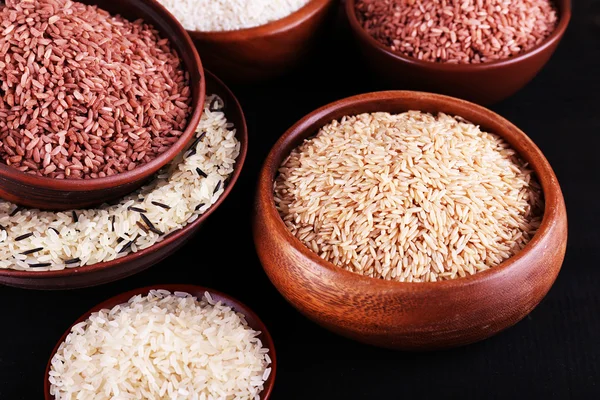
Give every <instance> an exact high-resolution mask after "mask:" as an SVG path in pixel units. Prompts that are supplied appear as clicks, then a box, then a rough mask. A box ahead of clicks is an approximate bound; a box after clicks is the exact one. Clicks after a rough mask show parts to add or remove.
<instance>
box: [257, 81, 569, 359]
mask: <svg viewBox="0 0 600 400" xmlns="http://www.w3.org/2000/svg"><path fill="white" fill-rule="evenodd" d="M253 229H254V240H255V244H256V248H257V252H258V255H259V258H260V260H261V262H262V264H263V267H264V269H265V271H266V272H267V275H268V276H269V278H270V279H271V281H272V282H273V284H274V285H275V286H276V287H277V289H278V290H279V291H280V293H281V294H282V295H283V296H284V297H285V298H286V299H287V300H288V301H289V302H290V303H292V305H294V306H295V307H296V308H297V309H298V310H299V311H301V312H302V313H303V314H305V315H307V316H308V317H309V318H311V319H313V320H314V321H316V322H317V323H319V324H321V325H323V326H324V327H326V328H329V329H331V330H333V331H335V332H338V333H341V334H343V335H345V336H348V337H350V338H353V339H356V340H359V341H363V342H366V343H369V344H374V345H378V346H383V347H390V348H398V349H433V348H444V347H452V346H458V345H463V344H468V343H472V342H475V341H478V340H482V339H485V338H487V337H490V336H492V335H494V334H496V333H498V332H499V331H501V330H503V329H505V328H507V327H509V326H511V325H513V324H515V323H517V322H518V321H519V320H521V319H522V318H523V317H525V316H526V315H527V314H528V313H529V312H530V311H531V310H532V309H533V308H534V307H535V306H537V304H538V303H539V302H540V301H541V300H542V298H543V297H544V296H545V295H546V293H547V292H548V291H549V290H550V287H551V286H552V284H553V283H554V280H555V279H556V277H557V275H558V272H559V270H560V268H561V265H562V261H563V258H564V254H565V249H566V241H567V217H566V210H565V205H564V199H563V196H562V192H561V189H560V186H559V184H558V181H557V179H556V176H555V174H554V172H553V170H552V168H551V166H550V164H549V163H548V161H547V160H546V158H545V157H544V155H543V154H542V152H541V151H540V149H538V148H537V147H536V145H535V144H534V143H533V141H532V140H531V139H530V138H529V137H528V136H527V135H526V134H525V133H523V132H522V131H521V130H519V129H518V128H517V127H516V126H515V125H513V124H511V123H510V122H509V121H507V120H506V119H504V118H502V117H501V116H499V115H497V114H495V113H494V112H492V111H490V110H488V109H486V108H483V107H481V106H478V105H475V104H473V103H469V102H466V101H463V100H459V99H456V98H452V97H447V96H441V95H435V94H429V93H420V92H408V91H392V92H379V93H370V94H364V95H359V96H355V97H350V98H347V99H343V100H340V101H338V102H335V103H332V104H329V105H327V106H325V107H323V108H320V109H318V110H316V111H314V112H313V113H311V114H309V115H308V116H306V117H305V118H303V119H302V120H300V121H299V122H298V123H297V124H295V125H294V126H293V127H292V128H290V129H289V130H288V131H287V132H286V133H285V134H284V135H283V136H282V137H281V139H280V140H279V141H278V142H277V143H276V144H275V146H274V148H273V149H272V150H271V153H270V154H269V156H268V157H267V159H266V161H265V164H264V166H263V169H262V172H261V175H260V178H259V185H258V190H257V198H256V214H255V218H254V222H253Z"/></svg>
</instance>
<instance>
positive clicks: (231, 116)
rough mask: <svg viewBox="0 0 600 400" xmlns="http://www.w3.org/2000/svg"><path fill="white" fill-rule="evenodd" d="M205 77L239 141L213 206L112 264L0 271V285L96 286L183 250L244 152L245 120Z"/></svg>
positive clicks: (230, 96)
mask: <svg viewBox="0 0 600 400" xmlns="http://www.w3.org/2000/svg"><path fill="white" fill-rule="evenodd" d="M205 74H206V87H207V91H208V93H209V94H217V95H219V96H220V97H221V98H222V99H223V101H224V103H225V106H224V113H225V115H226V117H227V120H228V121H230V122H232V123H233V124H234V126H235V129H236V137H237V139H238V140H239V141H240V154H239V156H238V158H237V160H236V163H235V165H234V170H233V173H232V174H231V177H230V179H229V181H228V182H227V183H226V186H225V191H224V192H223V194H222V195H221V197H219V199H218V200H217V202H216V203H215V204H213V205H212V207H210V208H209V209H208V210H207V211H206V212H205V213H204V214H202V215H200V216H199V217H198V219H197V220H195V221H194V222H192V223H191V224H188V225H186V226H185V227H184V228H182V229H179V230H177V231H175V232H173V233H171V234H169V235H168V236H166V237H165V238H164V239H163V240H162V241H161V242H158V243H156V244H154V245H153V246H150V247H148V248H146V249H143V250H140V251H138V252H136V253H130V254H128V255H126V256H124V257H122V258H118V259H116V260H112V261H107V262H102V263H98V264H92V265H86V266H82V267H77V268H67V269H63V270H60V271H39V272H35V271H34V272H31V271H17V270H10V269H0V284H5V285H8V286H15V287H20V288H26V289H45V290H53V289H74V288H82V287H89V286H97V285H101V284H104V283H108V282H113V281H116V280H119V279H123V278H126V277H128V276H131V275H133V274H136V273H138V272H141V271H143V270H145V269H147V268H149V267H151V266H152V265H154V264H156V263H158V262H160V261H162V260H163V259H165V258H166V257H168V256H169V255H171V254H173V253H174V252H175V251H176V250H178V249H179V248H180V247H181V246H183V245H184V244H185V243H186V242H187V241H188V240H189V239H191V238H192V237H193V236H194V234H195V233H196V232H197V231H198V229H200V227H201V226H202V224H203V223H204V221H206V219H207V218H208V217H209V216H210V215H211V214H212V213H213V212H214V211H215V210H216V209H217V208H218V207H219V206H220V205H221V203H223V201H225V199H226V198H227V196H228V195H229V193H230V192H231V190H232V189H233V186H234V185H235V183H236V182H237V180H238V178H239V176H240V173H241V171H242V167H243V165H244V161H245V159H246V153H247V151H248V130H247V127H246V119H245V118H244V113H243V111H242V108H241V106H240V104H239V103H238V101H237V99H236V98H235V96H234V95H233V93H232V92H231V91H230V90H229V89H228V88H227V86H225V84H223V82H221V81H220V80H219V79H218V78H217V77H215V76H214V75H213V74H212V73H210V72H209V71H205Z"/></svg>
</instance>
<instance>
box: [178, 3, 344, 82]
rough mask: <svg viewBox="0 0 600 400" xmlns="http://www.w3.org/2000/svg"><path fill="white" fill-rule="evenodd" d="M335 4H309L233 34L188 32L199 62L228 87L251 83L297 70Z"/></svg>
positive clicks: (231, 32)
mask: <svg viewBox="0 0 600 400" xmlns="http://www.w3.org/2000/svg"><path fill="white" fill-rule="evenodd" d="M334 4H335V0H310V2H309V3H308V4H306V5H305V6H304V7H302V8H301V9H299V10H298V11H296V12H294V13H292V14H290V15H288V16H287V17H284V18H282V19H280V20H277V21H273V22H270V23H268V24H265V25H261V26H257V27H254V28H247V29H240V30H236V31H222V32H221V31H220V32H199V31H188V32H189V34H190V36H191V37H192V39H193V40H194V43H195V44H196V47H197V48H198V51H199V52H200V54H202V60H203V62H204V63H205V64H206V66H207V67H208V68H210V69H212V70H213V71H218V72H219V76H220V77H221V78H222V79H223V80H224V81H225V82H227V83H230V82H231V83H253V82H257V81H262V80H265V79H270V78H274V77H277V76H279V75H282V74H283V73H285V72H287V71H289V70H290V69H292V68H293V67H294V66H296V65H297V64H298V63H299V62H300V61H301V60H302V59H303V58H304V57H305V56H306V54H308V52H309V51H310V50H311V49H312V47H313V46H314V44H315V42H316V40H317V39H318V38H319V36H320V34H321V31H322V29H323V28H324V23H325V22H326V21H327V17H328V16H329V14H330V11H332V10H333V9H334V7H333V5H334Z"/></svg>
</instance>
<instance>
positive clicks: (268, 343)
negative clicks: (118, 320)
mask: <svg viewBox="0 0 600 400" xmlns="http://www.w3.org/2000/svg"><path fill="white" fill-rule="evenodd" d="M156 289H163V290H168V291H170V292H171V293H173V292H186V293H189V294H191V295H193V296H196V297H197V298H201V297H202V296H203V295H204V293H206V292H209V293H210V295H211V297H212V298H213V299H214V300H215V301H220V302H221V303H223V304H225V305H227V306H229V307H231V308H232V309H233V310H235V311H236V312H238V313H241V314H243V315H244V316H245V318H246V322H247V323H248V326H249V327H250V328H252V329H254V330H255V331H260V332H261V333H260V335H258V338H259V339H260V341H261V342H262V345H263V346H264V347H266V348H268V349H269V353H268V354H269V357H271V366H270V367H271V374H270V375H269V378H268V379H267V381H266V382H265V384H264V389H263V391H262V392H261V393H260V400H268V399H269V398H270V397H271V392H272V391H273V386H274V385H275V376H276V373H277V355H276V353H275V344H274V343H273V339H272V338H271V334H270V333H269V330H268V329H267V327H266V325H265V324H264V323H263V322H262V321H261V320H260V318H259V317H258V315H256V314H255V313H254V311H252V310H251V309H250V308H248V306H246V305H244V304H243V303H241V302H240V301H239V300H236V299H234V298H233V297H231V296H229V295H226V294H224V293H221V292H217V291H215V290H212V289H207V288H205V287H202V286H195V285H171V284H169V285H154V286H149V287H145V288H141V289H136V290H131V291H129V292H126V293H122V294H120V295H117V296H115V297H112V298H110V299H108V300H106V301H104V302H102V303H100V304H98V305H96V306H94V307H93V308H92V309H91V310H89V311H87V312H86V313H85V314H83V315H82V316H81V317H80V318H79V319H78V320H77V321H75V322H74V323H73V324H72V325H71V326H70V327H69V329H67V331H66V332H65V333H64V334H63V335H62V337H61V338H60V340H59V341H58V343H56V346H55V347H54V350H52V353H51V355H50V359H49V360H48V365H47V366H46V373H45V374H44V398H45V400H54V399H55V397H54V396H52V395H51V394H50V381H49V380H48V377H49V373H50V366H51V362H52V357H54V354H56V352H57V350H58V347H59V346H60V345H61V343H62V342H64V341H65V339H66V338H67V335H68V334H69V333H70V332H71V328H72V327H73V326H74V325H77V324H78V323H80V322H83V321H84V320H86V319H88V318H89V316H90V315H91V314H92V313H94V312H97V311H100V310H102V309H105V308H108V309H111V308H113V307H114V306H116V305H119V304H123V303H127V301H128V300H129V299H130V298H132V297H133V296H136V295H139V294H141V295H147V294H148V293H149V292H150V290H156Z"/></svg>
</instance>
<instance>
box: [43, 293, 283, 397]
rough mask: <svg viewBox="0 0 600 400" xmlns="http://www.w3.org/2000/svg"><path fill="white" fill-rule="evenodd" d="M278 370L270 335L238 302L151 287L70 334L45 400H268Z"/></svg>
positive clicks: (89, 317) (107, 305) (110, 305)
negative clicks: (119, 399)
mask: <svg viewBox="0 0 600 400" xmlns="http://www.w3.org/2000/svg"><path fill="white" fill-rule="evenodd" d="M141 349H143V351H140V350H141ZM276 367H277V362H276V355H275V346H274V344H273V340H272V338H271V335H270V334H269V332H268V330H267V328H266V326H265V324H264V323H263V322H262V321H261V320H260V318H259V317H258V316H257V315H256V314H255V313H254V312H253V311H252V310H251V309H250V308H248V307H247V306H245V305H244V304H242V303H241V302H240V301H238V300H236V299H234V298H232V297H231V296H228V295H226V294H223V293H220V292H217V291H214V290H212V289H206V288H203V287H200V286H194V285H162V286H152V287H146V288H142V289H137V290H132V291H130V292H127V293H122V294H120V295H118V296H115V297H113V298H111V299H109V300H106V301H104V302H103V303H101V304H98V305H97V306H95V307H94V308H92V309H91V310H89V311H88V312H86V313H85V314H84V315H83V316H82V317H81V318H79V319H78V320H77V321H76V322H75V323H74V324H73V326H71V327H70V328H69V329H68V330H67V331H66V332H65V334H64V335H63V336H62V338H61V339H60V340H59V341H58V343H57V345H56V347H55V348H54V350H53V352H52V355H51V357H50V360H49V362H48V366H47V369H46V374H45V379H44V395H45V399H46V400H61V399H65V400H66V399H74V398H81V399H88V398H94V399H97V400H101V399H106V400H109V399H115V398H132V399H167V398H168V399H178V400H184V399H185V400H188V399H189V400H192V399H252V400H267V399H268V398H270V395H271V391H272V390H273V386H274V383H275V371H276Z"/></svg>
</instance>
